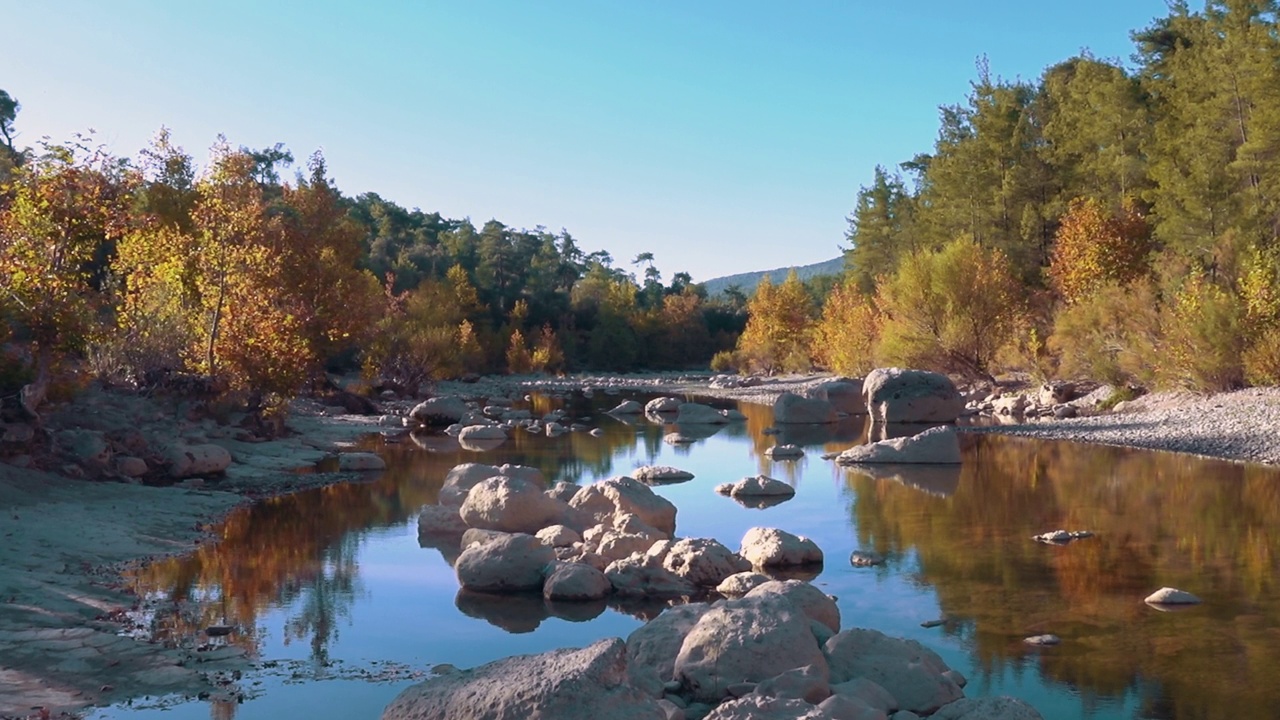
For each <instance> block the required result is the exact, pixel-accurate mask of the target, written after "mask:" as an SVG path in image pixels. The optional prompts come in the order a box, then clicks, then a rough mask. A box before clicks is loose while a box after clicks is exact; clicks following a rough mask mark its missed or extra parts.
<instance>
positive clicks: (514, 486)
mask: <svg viewBox="0 0 1280 720" xmlns="http://www.w3.org/2000/svg"><path fill="white" fill-rule="evenodd" d="M459 512H460V514H461V515H462V520H463V521H464V522H465V523H467V525H469V526H470V527H473V528H483V529H486V530H501V531H503V532H513V533H515V532H522V533H529V534H530V535H532V534H536V533H537V532H538V531H539V530H541V529H543V528H545V527H548V526H550V525H558V524H562V523H563V524H571V523H565V522H564V521H565V520H566V519H567V518H568V517H569V515H570V510H569V506H568V505H567V504H566V503H564V502H561V501H560V500H556V499H555V498H552V497H549V496H547V495H546V494H545V493H543V492H542V488H540V487H538V486H537V485H534V484H533V483H530V482H527V481H525V480H520V479H518V478H509V477H505V476H502V475H499V476H498V477H492V478H489V479H488V480H482V481H480V483H478V484H477V485H476V486H475V487H473V488H471V491H470V492H468V493H467V499H466V502H464V503H462V508H461V509H460V510H459Z"/></svg>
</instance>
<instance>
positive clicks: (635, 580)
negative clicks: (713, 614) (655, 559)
mask: <svg viewBox="0 0 1280 720" xmlns="http://www.w3.org/2000/svg"><path fill="white" fill-rule="evenodd" d="M604 574H605V577H607V578H609V584H610V585H612V586H613V591H614V592H615V593H617V594H618V595H620V596H622V597H643V598H678V597H690V596H692V595H694V594H696V593H697V592H698V588H697V586H695V585H694V584H693V583H691V582H689V581H688V580H685V579H684V578H682V577H680V576H679V575H676V574H675V573H673V572H671V571H670V570H667V569H666V568H664V567H662V566H660V565H659V566H657V567H655V566H654V565H652V564H650V563H648V562H646V561H645V560H644V559H643V556H640V555H631V556H628V557H625V558H623V559H621V560H614V561H613V562H611V563H609V567H607V568H605V570H604Z"/></svg>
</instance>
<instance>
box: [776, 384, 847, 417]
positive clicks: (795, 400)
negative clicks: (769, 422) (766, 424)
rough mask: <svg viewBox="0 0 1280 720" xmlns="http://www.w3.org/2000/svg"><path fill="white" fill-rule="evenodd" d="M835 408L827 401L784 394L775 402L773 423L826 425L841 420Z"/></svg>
mask: <svg viewBox="0 0 1280 720" xmlns="http://www.w3.org/2000/svg"><path fill="white" fill-rule="evenodd" d="M839 419H840V418H839V416H838V415H837V414H836V409H835V406H833V405H832V404H831V403H830V402H828V401H826V400H819V399H816V398H806V397H801V396H799V395H797V394H795V393H789V392H787V393H782V394H781V395H779V396H778V399H777V400H774V401H773V421H774V422H775V423H777V424H779V425H783V424H825V423H833V422H836V421H837V420H839Z"/></svg>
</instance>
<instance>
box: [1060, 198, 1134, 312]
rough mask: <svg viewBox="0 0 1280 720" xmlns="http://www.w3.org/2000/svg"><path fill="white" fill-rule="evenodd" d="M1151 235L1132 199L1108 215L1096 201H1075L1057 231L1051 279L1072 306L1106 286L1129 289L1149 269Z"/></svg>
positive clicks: (1081, 199) (1086, 199) (1077, 199)
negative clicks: (1126, 287) (1118, 286)
mask: <svg viewBox="0 0 1280 720" xmlns="http://www.w3.org/2000/svg"><path fill="white" fill-rule="evenodd" d="M1151 250H1152V245H1151V232H1150V230H1149V228H1148V227H1147V223H1146V220H1145V219H1144V218H1143V216H1142V213H1140V212H1139V211H1138V210H1137V208H1136V207H1135V206H1134V204H1133V203H1132V202H1131V201H1129V202H1125V203H1124V205H1123V206H1122V207H1121V208H1120V209H1119V210H1118V211H1116V212H1109V211H1108V210H1107V208H1106V207H1105V206H1104V205H1103V204H1102V202H1100V201H1098V200H1095V199H1094V198H1076V199H1075V200H1072V201H1071V205H1070V207H1069V208H1068V209H1067V213H1066V215H1064V216H1063V217H1062V222H1061V224H1060V225H1059V227H1058V233H1057V237H1056V239H1055V241H1054V246H1053V255H1052V257H1051V259H1050V261H1049V278H1050V280H1051V282H1052V284H1053V287H1054V289H1055V290H1057V291H1058V294H1059V295H1060V296H1061V297H1062V299H1063V300H1064V301H1065V302H1067V303H1068V304H1070V303H1074V302H1076V301H1078V300H1080V299H1081V298H1083V297H1085V296H1087V295H1089V294H1091V293H1093V292H1095V291H1097V290H1098V289H1100V288H1101V287H1103V286H1104V285H1108V284H1115V285H1126V284H1128V283H1129V282H1131V281H1133V280H1135V279H1137V278H1139V277H1142V276H1143V275H1145V274H1147V272H1148V271H1149V262H1150V254H1151Z"/></svg>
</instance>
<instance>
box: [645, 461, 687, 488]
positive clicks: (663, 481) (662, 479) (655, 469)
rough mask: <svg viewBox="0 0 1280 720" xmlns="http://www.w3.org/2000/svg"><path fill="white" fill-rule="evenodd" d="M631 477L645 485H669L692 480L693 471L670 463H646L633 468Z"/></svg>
mask: <svg viewBox="0 0 1280 720" xmlns="http://www.w3.org/2000/svg"><path fill="white" fill-rule="evenodd" d="M631 477H633V478H635V479H636V480H639V481H640V482H642V483H644V484H645V485H667V484H671V483H680V482H685V481H687V480H692V479H693V473H691V472H689V471H688V470H681V469H680V468H676V467H671V466H670V465H645V466H644V467H638V468H636V469H635V470H633V471H632V472H631Z"/></svg>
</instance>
